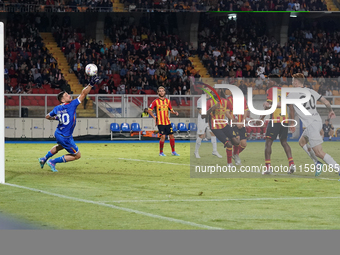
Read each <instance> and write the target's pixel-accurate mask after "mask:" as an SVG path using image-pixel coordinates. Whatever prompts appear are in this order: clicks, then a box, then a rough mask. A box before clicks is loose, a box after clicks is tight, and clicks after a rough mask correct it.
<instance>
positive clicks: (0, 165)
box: [0, 22, 5, 184]
mask: <svg viewBox="0 0 340 255" xmlns="http://www.w3.org/2000/svg"><path fill="white" fill-rule="evenodd" d="M4 41H5V26H4V23H3V22H0V84H1V86H0V114H1V115H0V120H1V121H0V123H2V124H1V125H0V183H2V184H4V183H5V107H4V106H5V95H4V92H5V77H4V71H5V67H4V61H5V55H4Z"/></svg>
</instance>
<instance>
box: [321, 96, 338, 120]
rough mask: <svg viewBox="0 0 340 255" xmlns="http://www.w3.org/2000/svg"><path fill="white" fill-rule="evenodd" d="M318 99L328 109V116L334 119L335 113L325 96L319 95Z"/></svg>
mask: <svg viewBox="0 0 340 255" xmlns="http://www.w3.org/2000/svg"><path fill="white" fill-rule="evenodd" d="M319 101H320V102H322V103H323V104H324V105H325V106H326V108H327V109H328V118H330V119H334V118H335V117H336V115H335V113H334V111H333V109H332V106H331V104H330V103H329V101H328V100H327V99H326V98H324V97H323V96H322V97H320V99H319Z"/></svg>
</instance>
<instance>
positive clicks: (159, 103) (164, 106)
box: [149, 98, 172, 125]
mask: <svg viewBox="0 0 340 255" xmlns="http://www.w3.org/2000/svg"><path fill="white" fill-rule="evenodd" d="M154 108H156V114H157V125H170V124H171V122H170V119H169V111H171V110H172V106H171V103H170V100H169V99H167V98H164V99H160V98H157V99H155V100H154V101H153V102H152V103H151V105H150V107H149V109H150V110H153V109H154Z"/></svg>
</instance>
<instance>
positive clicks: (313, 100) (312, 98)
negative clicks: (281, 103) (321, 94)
mask: <svg viewBox="0 0 340 255" xmlns="http://www.w3.org/2000/svg"><path fill="white" fill-rule="evenodd" d="M305 97H306V96H305V95H302V96H300V99H301V98H305ZM308 103H309V105H307V104H308ZM303 107H305V108H306V110H309V109H313V110H314V109H315V98H314V96H313V95H311V97H310V99H309V101H308V102H306V103H304V104H303Z"/></svg>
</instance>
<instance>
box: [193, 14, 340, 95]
mask: <svg viewBox="0 0 340 255" xmlns="http://www.w3.org/2000/svg"><path fill="white" fill-rule="evenodd" d="M201 24H202V27H201V28H200V32H199V47H198V49H197V53H198V55H199V57H200V58H201V60H202V62H203V64H204V65H205V67H206V68H207V70H208V72H209V75H210V76H211V77H213V78H215V79H217V80H218V79H224V80H227V82H229V83H231V84H236V83H237V84H241V85H242V87H243V88H244V90H245V91H246V87H247V86H253V87H255V88H258V89H265V81H264V79H263V78H264V77H266V76H268V75H269V74H277V75H279V76H280V82H281V83H282V85H290V84H291V79H292V74H294V73H298V72H299V73H303V74H304V75H305V77H306V78H307V79H306V85H307V86H309V87H313V88H314V89H318V90H319V92H320V93H321V94H324V95H325V94H326V91H328V92H327V93H329V91H332V90H339V89H340V87H339V82H340V69H339V68H340V45H339V43H338V42H339V40H340V33H339V30H338V29H337V27H336V24H335V23H334V22H332V21H329V22H327V23H325V22H318V21H316V20H314V21H313V20H312V19H303V18H301V19H298V20H297V24H291V26H290V36H289V37H288V41H287V42H286V43H284V44H282V45H281V44H280V43H279V42H278V41H277V40H276V39H275V38H274V37H268V36H267V35H266V33H265V30H264V29H263V28H265V19H261V18H256V19H248V18H247V19H244V20H243V19H240V20H237V26H236V22H235V21H234V20H230V19H223V20H222V19H221V18H212V19H209V18H208V19H205V20H204V21H203V22H202V23H201ZM316 84H318V85H320V86H314V85H316Z"/></svg>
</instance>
